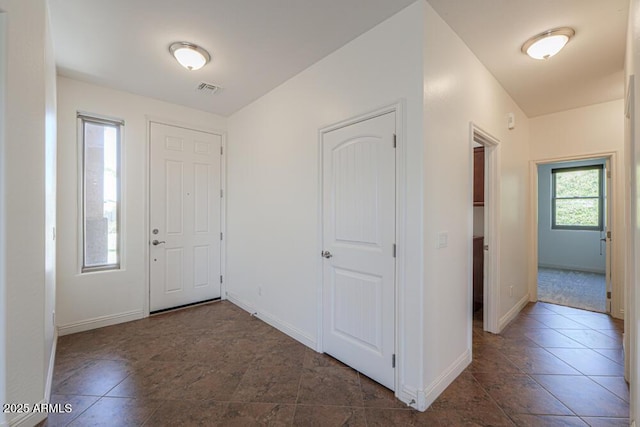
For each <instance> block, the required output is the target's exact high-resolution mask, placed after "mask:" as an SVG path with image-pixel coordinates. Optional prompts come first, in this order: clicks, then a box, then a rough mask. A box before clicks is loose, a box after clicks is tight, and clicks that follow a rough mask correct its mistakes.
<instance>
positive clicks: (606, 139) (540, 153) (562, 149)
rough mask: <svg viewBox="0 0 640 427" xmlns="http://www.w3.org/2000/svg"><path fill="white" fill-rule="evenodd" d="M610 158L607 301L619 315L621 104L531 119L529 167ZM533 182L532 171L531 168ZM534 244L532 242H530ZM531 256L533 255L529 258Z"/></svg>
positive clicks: (622, 228)
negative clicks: (609, 292)
mask: <svg viewBox="0 0 640 427" xmlns="http://www.w3.org/2000/svg"><path fill="white" fill-rule="evenodd" d="M603 154H613V163H612V165H611V167H612V173H613V177H612V179H613V180H614V181H613V184H614V189H613V194H612V200H613V201H612V208H613V222H612V234H613V238H612V257H613V266H612V270H611V279H612V290H613V295H612V301H611V305H612V307H611V314H612V315H613V316H615V317H618V318H622V317H623V316H624V293H625V291H624V286H623V283H624V277H625V255H624V254H625V251H626V249H627V241H626V239H627V234H628V232H627V231H626V224H625V216H626V215H625V211H626V204H625V196H624V194H625V182H626V181H625V180H626V178H625V163H626V160H625V153H624V100H622V99H621V100H617V101H610V102H604V103H602V104H596V105H591V106H587V107H582V108H576V109H573V110H568V111H563V112H560V113H554V114H548V115H544V116H539V117H535V118H533V119H531V152H530V158H531V160H532V164H535V163H545V162H549V161H554V160H571V159H578V158H587V157H591V158H593V157H603ZM531 172H532V179H535V176H533V175H535V167H532V168H531ZM530 226H531V229H532V234H534V235H535V234H536V233H537V224H536V218H535V217H533V218H532V222H531V225H530ZM532 246H533V243H532ZM533 259H534V257H532V260H533ZM535 268H536V266H535V265H532V266H531V270H530V272H531V275H530V277H529V286H530V288H531V289H532V292H533V290H534V289H535V287H536V286H537V284H536V282H537V278H536V275H535Z"/></svg>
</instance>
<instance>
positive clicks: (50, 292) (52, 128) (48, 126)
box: [43, 8, 58, 393]
mask: <svg viewBox="0 0 640 427" xmlns="http://www.w3.org/2000/svg"><path fill="white" fill-rule="evenodd" d="M45 31H46V33H45V34H46V38H45V43H46V44H45V87H46V94H45V118H44V126H45V140H46V143H45V224H44V230H43V232H44V234H45V295H44V316H45V318H44V335H45V345H44V351H45V358H44V363H45V373H46V374H47V387H48V388H49V390H47V392H48V393H50V392H51V390H50V387H51V380H52V377H53V366H54V363H53V362H54V359H55V354H54V352H55V343H56V338H57V330H56V327H55V318H54V317H55V309H56V242H55V238H54V233H55V227H56V205H57V202H56V189H57V187H56V183H57V182H56V181H57V180H56V176H57V175H56V174H57V170H56V155H57V136H58V135H57V132H56V125H57V115H56V63H55V57H54V52H53V39H52V38H51V29H50V22H49V11H48V8H47V18H46V27H45Z"/></svg>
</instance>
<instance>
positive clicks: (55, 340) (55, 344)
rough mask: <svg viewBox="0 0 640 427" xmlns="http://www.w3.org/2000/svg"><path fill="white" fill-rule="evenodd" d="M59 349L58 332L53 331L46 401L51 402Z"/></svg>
mask: <svg viewBox="0 0 640 427" xmlns="http://www.w3.org/2000/svg"><path fill="white" fill-rule="evenodd" d="M57 348H58V330H57V329H56V328H54V329H53V344H51V356H50V357H49V367H48V369H47V383H46V384H45V386H44V401H45V402H47V403H49V402H51V386H52V384H53V368H54V366H55V364H56V349H57Z"/></svg>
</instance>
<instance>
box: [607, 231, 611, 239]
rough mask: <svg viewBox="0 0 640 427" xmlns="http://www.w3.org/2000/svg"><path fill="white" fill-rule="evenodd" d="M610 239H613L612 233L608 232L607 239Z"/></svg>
mask: <svg viewBox="0 0 640 427" xmlns="http://www.w3.org/2000/svg"><path fill="white" fill-rule="evenodd" d="M610 238H611V232H610V231H607V239H610Z"/></svg>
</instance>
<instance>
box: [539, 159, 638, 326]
mask: <svg viewBox="0 0 640 427" xmlns="http://www.w3.org/2000/svg"><path fill="white" fill-rule="evenodd" d="M618 156H619V153H618V152H617V151H605V152H597V153H590V154H581V155H573V156H560V157H552V158H544V159H538V160H531V161H529V185H530V191H529V194H530V195H531V196H530V197H531V198H530V201H529V206H530V210H529V213H530V215H531V216H530V217H531V220H530V221H529V223H530V226H529V241H530V242H531V243H530V245H529V248H530V254H529V262H530V264H529V296H530V301H538V197H539V195H538V166H540V165H545V164H549V163H561V162H572V161H581V160H595V159H606V160H607V161H608V162H609V166H610V167H609V172H610V173H611V178H610V179H611V194H608V195H607V197H608V200H607V204H606V209H607V215H609V218H610V221H611V230H610V231H611V232H612V241H611V244H610V248H611V254H608V255H607V256H610V257H611V262H610V270H611V271H608V272H606V274H610V276H611V312H610V313H608V314H609V315H611V316H612V317H615V318H624V305H623V302H624V295H623V294H624V288H622V289H620V285H619V284H618V269H617V268H616V267H617V264H618V262H619V260H618V258H619V248H622V249H623V250H624V248H625V247H626V237H625V236H624V233H623V232H622V231H621V230H619V229H618V227H621V226H622V227H624V223H621V222H620V221H619V220H618V217H617V215H618V209H617V207H616V205H617V203H618V202H619V200H620V197H621V193H620V182H619V176H618V167H619V166H618ZM605 179H606V177H605ZM623 253H624V252H623Z"/></svg>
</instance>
